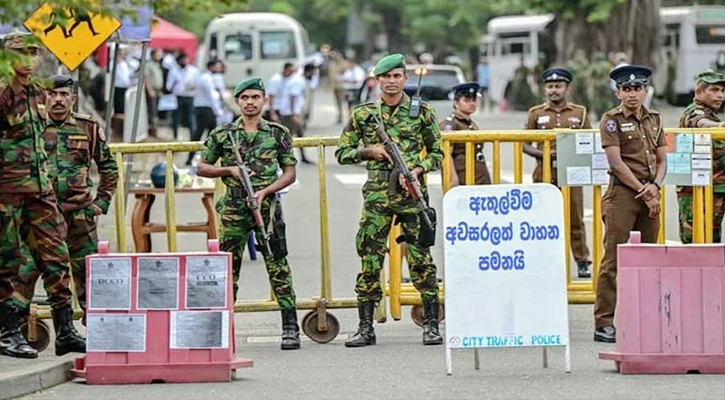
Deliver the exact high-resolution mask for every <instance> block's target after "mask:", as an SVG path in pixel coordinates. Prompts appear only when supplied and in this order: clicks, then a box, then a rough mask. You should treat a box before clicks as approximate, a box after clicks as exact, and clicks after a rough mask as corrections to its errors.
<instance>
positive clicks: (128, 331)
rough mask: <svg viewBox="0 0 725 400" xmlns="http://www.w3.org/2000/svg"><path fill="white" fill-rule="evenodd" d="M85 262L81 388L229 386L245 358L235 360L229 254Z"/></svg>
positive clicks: (211, 246)
mask: <svg viewBox="0 0 725 400" xmlns="http://www.w3.org/2000/svg"><path fill="white" fill-rule="evenodd" d="M98 249H99V253H98V254H95V255H91V256H88V257H86V265H87V266H88V275H87V278H86V279H87V287H88V292H87V296H88V310H87V311H88V314H87V329H88V334H87V353H86V355H85V356H84V357H81V358H78V359H76V362H75V368H74V369H73V370H72V375H73V376H74V377H79V378H85V380H86V383H88V384H140V383H154V382H186V383H189V382H228V381H230V380H232V379H233V377H234V373H235V371H236V370H237V369H239V368H247V367H251V366H252V360H250V359H246V358H237V357H236V356H235V342H234V300H233V293H232V279H231V276H232V271H231V255H230V254H229V253H222V252H220V251H219V242H218V241H217V240H210V241H209V242H208V252H198V253H167V254H164V253H149V254H127V253H115V254H111V253H109V252H108V242H101V243H100V244H99V246H98Z"/></svg>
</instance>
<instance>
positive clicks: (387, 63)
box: [373, 53, 405, 76]
mask: <svg viewBox="0 0 725 400" xmlns="http://www.w3.org/2000/svg"><path fill="white" fill-rule="evenodd" d="M395 68H405V56H404V55H402V54H400V53H397V54H390V55H387V56H385V57H383V58H381V59H380V61H378V63H377V65H375V69H374V70H373V74H374V75H375V76H378V75H382V74H385V73H388V72H390V71H392V70H394V69H395Z"/></svg>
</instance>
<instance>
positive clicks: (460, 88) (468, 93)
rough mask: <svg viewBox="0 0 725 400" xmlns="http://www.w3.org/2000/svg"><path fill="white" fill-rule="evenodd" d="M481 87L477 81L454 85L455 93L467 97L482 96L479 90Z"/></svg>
mask: <svg viewBox="0 0 725 400" xmlns="http://www.w3.org/2000/svg"><path fill="white" fill-rule="evenodd" d="M480 88H481V86H479V84H478V83H476V82H466V83H461V84H459V85H456V86H453V94H454V95H455V96H456V97H458V96H465V97H475V96H480V93H479V92H478V90H479V89H480Z"/></svg>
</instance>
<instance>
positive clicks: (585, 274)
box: [576, 261, 592, 278]
mask: <svg viewBox="0 0 725 400" xmlns="http://www.w3.org/2000/svg"><path fill="white" fill-rule="evenodd" d="M590 265H592V262H591V261H577V262H576V266H577V272H578V273H579V277H580V278H591V276H592V273H591V272H589V266H590Z"/></svg>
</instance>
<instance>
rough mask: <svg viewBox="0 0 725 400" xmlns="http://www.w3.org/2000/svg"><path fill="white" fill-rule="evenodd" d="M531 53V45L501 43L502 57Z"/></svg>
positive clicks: (516, 42) (517, 42) (513, 42)
mask: <svg viewBox="0 0 725 400" xmlns="http://www.w3.org/2000/svg"><path fill="white" fill-rule="evenodd" d="M530 52H531V45H530V44H529V43H523V42H519V41H508V40H506V41H501V55H504V56H507V55H509V54H529V53H530Z"/></svg>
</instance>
